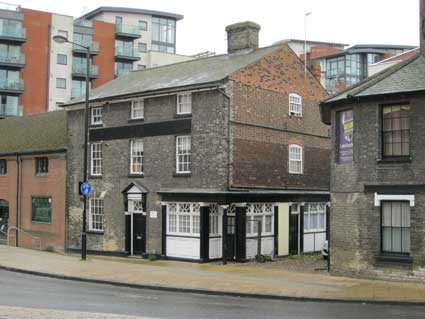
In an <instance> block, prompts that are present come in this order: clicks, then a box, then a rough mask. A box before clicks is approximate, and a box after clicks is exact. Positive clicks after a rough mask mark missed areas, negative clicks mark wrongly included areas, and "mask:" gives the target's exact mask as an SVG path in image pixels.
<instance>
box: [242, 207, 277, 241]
mask: <svg viewBox="0 0 425 319" xmlns="http://www.w3.org/2000/svg"><path fill="white" fill-rule="evenodd" d="M260 207H261V212H258V208H260ZM268 217H270V218H271V223H270V231H266V227H267V225H266V224H267V218H268ZM258 219H261V236H274V235H275V233H274V230H275V229H274V223H275V220H274V204H273V203H249V204H247V209H246V237H256V236H258V226H257V223H255V221H256V220H257V221H258Z"/></svg>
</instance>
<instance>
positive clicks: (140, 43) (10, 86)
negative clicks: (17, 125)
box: [0, 4, 192, 118]
mask: <svg viewBox="0 0 425 319" xmlns="http://www.w3.org/2000/svg"><path fill="white" fill-rule="evenodd" d="M181 19H183V16H182V15H178V14H173V13H167V12H158V11H150V10H143V9H131V8H115V7H100V8H98V9H96V10H94V11H92V12H90V13H87V14H86V15H84V16H82V17H80V18H78V19H74V18H73V17H71V16H67V15H62V14H56V13H51V12H43V11H36V10H31V9H26V8H22V7H20V6H13V5H8V4H0V24H1V32H0V96H1V104H0V118H5V117H11V116H21V115H31V114H37V113H42V112H46V111H52V110H57V109H58V108H59V107H60V106H61V105H62V104H64V103H65V102H66V101H68V100H70V99H72V98H76V97H79V96H81V95H84V92H85V72H86V64H87V62H86V61H87V60H86V50H85V49H84V48H82V47H80V46H78V44H80V45H83V46H89V47H90V53H91V54H90V63H91V66H90V72H89V77H90V86H91V87H93V88H95V87H98V86H100V85H102V84H104V83H107V82H109V81H111V80H113V79H114V78H116V77H118V76H120V75H122V74H125V73H128V72H130V71H133V70H140V69H144V68H149V67H154V66H160V65H164V64H170V63H176V62H180V61H185V60H189V59H192V58H191V57H187V56H182V55H177V54H175V46H176V24H177V21H179V20H181ZM55 35H62V36H64V37H66V38H67V39H68V40H69V41H71V42H74V43H76V44H70V43H62V44H58V43H56V42H55V41H53V37H54V36H55ZM164 48H165V49H164ZM29 57H31V58H29Z"/></svg>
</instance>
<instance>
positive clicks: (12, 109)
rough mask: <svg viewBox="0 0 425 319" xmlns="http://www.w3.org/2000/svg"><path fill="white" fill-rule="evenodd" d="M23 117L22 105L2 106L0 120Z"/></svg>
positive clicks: (0, 107) (0, 105)
mask: <svg viewBox="0 0 425 319" xmlns="http://www.w3.org/2000/svg"><path fill="white" fill-rule="evenodd" d="M14 116H22V105H7V104H0V118H5V117H14Z"/></svg>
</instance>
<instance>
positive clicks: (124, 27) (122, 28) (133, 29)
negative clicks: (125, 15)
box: [115, 24, 141, 38]
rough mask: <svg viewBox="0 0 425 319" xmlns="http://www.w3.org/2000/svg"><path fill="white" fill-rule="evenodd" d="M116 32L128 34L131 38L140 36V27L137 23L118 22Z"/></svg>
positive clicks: (123, 34)
mask: <svg viewBox="0 0 425 319" xmlns="http://www.w3.org/2000/svg"><path fill="white" fill-rule="evenodd" d="M115 33H116V34H117V35H122V36H128V37H131V38H140V37H141V35H140V28H139V26H137V25H129V24H116V25H115Z"/></svg>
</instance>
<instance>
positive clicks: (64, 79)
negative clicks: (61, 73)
mask: <svg viewBox="0 0 425 319" xmlns="http://www.w3.org/2000/svg"><path fill="white" fill-rule="evenodd" d="M58 80H61V81H62V80H63V84H64V86H63V87H62V86H58ZM56 88H57V89H62V90H65V89H66V78H56Z"/></svg>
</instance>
